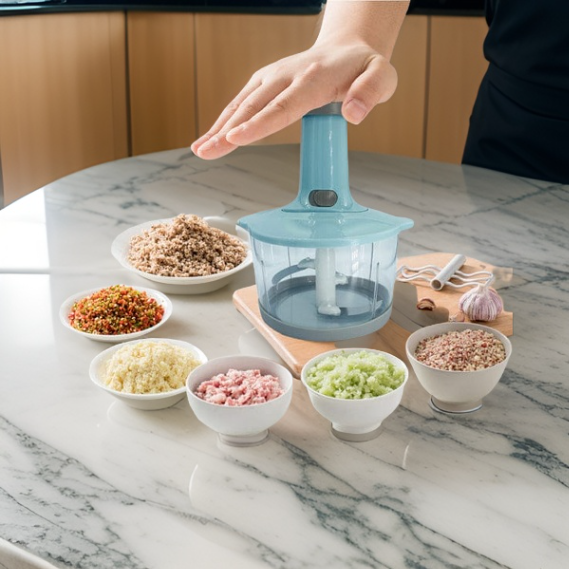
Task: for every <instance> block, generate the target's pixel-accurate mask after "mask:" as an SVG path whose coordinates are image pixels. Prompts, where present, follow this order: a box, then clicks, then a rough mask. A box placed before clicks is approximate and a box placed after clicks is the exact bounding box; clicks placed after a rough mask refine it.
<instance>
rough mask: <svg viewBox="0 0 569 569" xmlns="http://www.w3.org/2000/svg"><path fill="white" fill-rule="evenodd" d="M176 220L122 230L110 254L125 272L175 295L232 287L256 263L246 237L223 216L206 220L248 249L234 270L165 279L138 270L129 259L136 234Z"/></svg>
mask: <svg viewBox="0 0 569 569" xmlns="http://www.w3.org/2000/svg"><path fill="white" fill-rule="evenodd" d="M173 219H174V218H168V219H155V220H153V221H147V222H145V223H141V224H139V225H135V226H134V227H131V228H130V229H127V230H126V231H123V232H122V233H120V234H119V235H118V236H117V237H116V238H115V240H114V241H113V243H112V245H111V253H112V255H113V257H114V258H115V259H116V260H117V261H118V262H119V263H120V264H121V265H122V266H123V267H124V268H125V269H128V270H129V271H131V272H133V273H135V274H137V275H139V276H140V277H143V278H145V279H147V280H149V281H152V282H155V283H159V284H160V285H161V286H160V288H161V290H164V291H165V292H170V293H173V294H204V293H208V292H213V291H215V290H218V289H220V288H222V287H224V286H226V285H227V284H229V283H230V282H231V280H232V279H233V278H234V277H236V276H237V274H239V273H240V272H241V271H242V270H243V269H245V268H247V267H248V266H249V265H251V263H252V262H253V255H252V253H251V250H250V249H249V246H248V243H247V241H246V240H245V239H244V238H243V237H244V235H243V233H242V232H241V231H239V234H240V235H239V236H236V235H234V233H233V232H237V228H236V227H235V224H232V223H231V222H230V221H229V220H226V219H225V218H222V217H204V218H203V219H204V220H205V221H207V222H208V224H209V225H210V226H211V227H215V228H217V229H221V230H222V231H225V232H226V233H229V234H230V235H232V236H233V237H237V238H238V239H240V240H241V241H242V242H243V243H244V244H245V245H246V246H247V256H246V257H245V259H244V261H243V262H242V263H241V264H240V265H238V266H237V267H234V268H233V269H230V270H229V271H223V272H221V273H216V274H214V275H206V276H203V277H166V276H161V275H153V274H151V273H146V272H144V271H140V270H138V269H135V268H134V267H133V266H132V265H131V264H130V261H129V260H128V252H129V249H130V240H131V238H132V237H134V236H135V235H139V234H140V233H142V232H143V231H144V230H146V229H150V228H151V227H152V226H153V225H156V224H157V223H170V222H171V221H172V220H173Z"/></svg>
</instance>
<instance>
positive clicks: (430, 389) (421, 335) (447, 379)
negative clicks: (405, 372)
mask: <svg viewBox="0 0 569 569" xmlns="http://www.w3.org/2000/svg"><path fill="white" fill-rule="evenodd" d="M469 328H470V329H473V330H484V331H486V332H490V333H491V334H493V335H494V336H495V337H496V338H498V339H499V340H500V341H501V342H502V344H503V345H504V348H505V350H506V358H505V360H503V361H502V362H500V363H498V364H496V365H493V366H491V367H488V368H484V369H480V370H476V371H449V370H442V369H437V368H434V367H430V366H428V365H426V364H424V363H423V362H420V361H418V360H417V358H415V356H414V354H415V350H416V349H417V346H418V345H419V342H420V341H421V340H424V339H425V338H430V337H433V336H438V335H440V334H444V333H445V332H449V331H452V330H466V329H469ZM405 350H406V352H407V358H408V359H409V363H410V364H411V367H412V368H413V371H414V372H415V375H416V376H417V379H418V380H419V383H420V384H421V385H422V386H423V388H424V389H425V390H426V391H427V393H429V395H430V396H431V400H430V404H431V407H433V409H435V410H436V411H440V412H443V413H450V414H453V413H471V412H473V411H477V410H478V409H480V408H481V407H482V400H483V399H484V397H486V396H487V395H488V394H489V393H490V392H491V391H492V390H493V389H494V388H495V387H496V385H497V384H498V382H499V381H500V378H501V377H502V374H503V373H504V370H505V369H506V366H507V365H508V360H509V359H510V356H511V354H512V343H511V342H510V340H509V339H508V338H507V337H506V336H505V335H504V334H502V333H501V332H499V331H498V330H495V329H494V328H491V327H490V326H485V325H482V324H473V323H470V322H443V323H442V324H433V325H432V326H426V327H425V328H421V329H419V330H417V331H415V332H413V333H412V334H411V335H410V336H409V338H408V339H407V342H406V345H405Z"/></svg>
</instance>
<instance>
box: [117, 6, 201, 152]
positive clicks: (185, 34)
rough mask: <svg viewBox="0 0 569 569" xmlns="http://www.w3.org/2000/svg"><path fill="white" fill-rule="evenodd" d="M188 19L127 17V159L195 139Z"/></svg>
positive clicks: (189, 16) (162, 14)
mask: <svg viewBox="0 0 569 569" xmlns="http://www.w3.org/2000/svg"><path fill="white" fill-rule="evenodd" d="M194 21H195V16H194V14H192V13H188V12H128V13H127V26H128V28H127V29H128V80H129V100H130V128H131V131H130V133H131V148H132V154H133V155H137V154H145V153H148V152H155V151H159V150H170V149H173V148H182V147H184V146H189V145H190V144H191V143H192V142H193V141H194V140H195V139H196V134H197V130H196V93H195V65H194V58H195V47H194V45H195V41H194Z"/></svg>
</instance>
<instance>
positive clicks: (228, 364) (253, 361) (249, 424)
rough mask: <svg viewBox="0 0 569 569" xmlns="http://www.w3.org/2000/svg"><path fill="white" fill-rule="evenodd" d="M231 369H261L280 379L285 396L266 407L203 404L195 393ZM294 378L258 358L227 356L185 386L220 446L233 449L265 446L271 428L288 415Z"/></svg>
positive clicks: (197, 373)
mask: <svg viewBox="0 0 569 569" xmlns="http://www.w3.org/2000/svg"><path fill="white" fill-rule="evenodd" d="M230 369H237V370H249V369H259V370H260V371H261V373H263V374H265V375H266V374H268V375H272V376H274V377H277V378H278V379H279V382H280V384H281V387H282V388H283V389H284V393H283V394H282V395H280V396H279V397H277V398H276V399H273V400H271V401H267V402H266V403H259V404H256V405H244V406H242V407H229V406H225V405H218V404H215V403H210V402H209V401H204V400H203V399H201V398H199V397H198V396H197V395H196V394H195V393H194V392H195V390H196V389H197V387H198V386H199V385H200V383H202V382H203V381H207V380H208V379H211V378H212V377H213V376H215V375H217V374H220V373H226V372H227V371H228V370H230ZM292 385H293V377H292V374H291V373H290V371H289V370H288V369H287V368H285V367H284V366H282V365H280V364H278V363H276V362H274V361H272V360H269V359H267V358H261V357H257V356H245V355H235V356H225V357H221V358H215V359H213V360H210V361H208V362H207V363H205V364H203V365H201V366H199V367H198V368H196V369H195V370H193V371H192V372H191V373H190V375H189V376H188V380H187V382H186V392H187V396H188V402H189V404H190V407H191V408H192V410H193V412H194V414H195V415H196V417H197V418H198V419H199V420H200V421H201V422H202V423H203V424H204V425H206V426H207V427H209V428H210V429H212V430H213V431H215V432H216V433H218V436H219V439H220V440H221V442H223V443H226V444H229V445H233V446H251V445H257V444H260V443H262V442H264V441H265V440H266V439H267V437H268V435H269V432H268V430H269V428H270V427H272V426H273V425H274V424H275V423H277V422H278V421H279V420H280V419H281V418H282V417H283V416H284V414H285V413H286V411H287V409H288V408H289V406H290V402H291V399H292Z"/></svg>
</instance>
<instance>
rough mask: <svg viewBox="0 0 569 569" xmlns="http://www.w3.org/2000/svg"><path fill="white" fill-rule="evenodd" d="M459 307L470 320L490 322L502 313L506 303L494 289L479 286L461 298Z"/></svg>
mask: <svg viewBox="0 0 569 569" xmlns="http://www.w3.org/2000/svg"><path fill="white" fill-rule="evenodd" d="M458 307H459V308H460V310H462V312H464V314H466V316H468V319H469V320H480V321H483V322H490V321H492V320H495V319H496V318H497V317H498V315H499V314H500V312H502V309H503V308H504V303H503V302H502V299H501V298H500V295H499V294H498V293H497V292H496V291H495V290H494V289H493V288H490V287H489V286H488V285H483V284H479V285H478V286H476V288H473V289H472V290H469V291H468V292H465V293H464V294H463V295H462V296H461V297H460V300H459V301H458Z"/></svg>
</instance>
